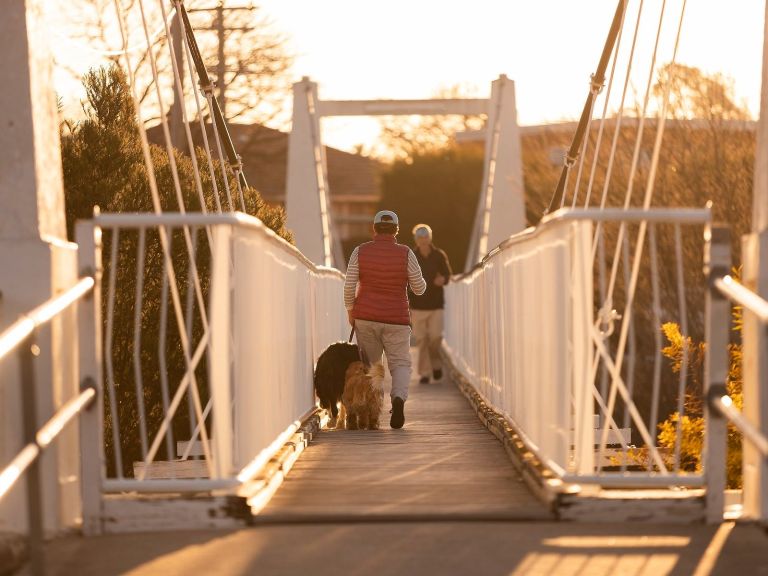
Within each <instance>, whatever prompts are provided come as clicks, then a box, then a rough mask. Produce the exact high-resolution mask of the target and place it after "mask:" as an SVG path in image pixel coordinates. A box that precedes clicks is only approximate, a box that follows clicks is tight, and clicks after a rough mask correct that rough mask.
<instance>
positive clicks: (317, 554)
mask: <svg viewBox="0 0 768 576" xmlns="http://www.w3.org/2000/svg"><path fill="white" fill-rule="evenodd" d="M145 4H146V5H149V4H150V0H138V2H136V3H133V4H132V5H131V6H132V7H133V8H132V11H131V10H128V9H123V7H122V5H121V3H120V2H116V3H115V6H116V13H115V20H116V22H117V23H118V26H119V28H120V31H121V37H122V39H123V50H121V51H120V54H121V58H122V61H121V65H122V66H123V67H124V69H125V70H126V72H127V75H128V79H129V85H130V89H131V98H132V101H133V103H134V106H135V111H136V115H137V118H136V121H137V126H138V130H139V133H140V137H141V143H142V154H143V159H144V162H145V168H146V174H147V187H148V193H149V195H150V196H151V203H152V211H150V212H143V213H134V212H121V213H108V212H99V211H97V212H96V213H95V214H94V215H93V217H92V218H90V219H86V220H81V221H79V222H78V223H77V226H76V234H75V242H69V241H67V239H66V227H65V221H64V195H63V185H62V175H61V170H60V169H59V168H58V167H59V166H61V161H60V159H59V158H58V155H59V154H60V150H59V145H58V142H59V132H58V122H57V120H56V105H55V95H54V94H53V92H52V91H51V90H50V85H51V82H50V79H51V66H52V65H51V60H50V54H49V53H48V51H47V50H48V48H47V44H46V32H45V30H46V29H45V26H44V24H43V22H42V21H41V19H40V4H39V2H38V0H24V1H21V0H19V1H17V2H12V3H10V4H9V5H8V6H6V7H5V8H4V9H5V12H6V17H4V18H3V19H2V20H0V37H2V38H4V39H5V40H4V42H5V43H6V44H8V46H11V48H9V49H6V53H14V54H24V55H25V56H26V57H24V58H18V59H13V60H7V59H6V60H4V61H3V62H2V63H0V68H1V69H3V71H4V72H5V74H4V77H6V78H10V79H11V81H10V82H9V83H8V85H7V86H6V87H5V88H4V93H3V105H2V106H0V120H1V121H2V123H1V125H2V126H3V130H2V131H0V144H2V146H1V147H2V149H3V150H6V151H12V153H11V152H8V153H6V154H3V155H2V156H0V199H2V206H3V210H2V213H1V214H0V262H2V265H3V269H4V271H5V273H4V274H3V276H2V279H1V280H0V291H1V293H2V300H1V301H0V304H1V305H2V307H1V308H0V327H1V328H2V329H3V332H2V334H0V370H2V372H0V373H2V381H1V382H0V411H1V413H2V422H1V423H0V432H1V433H2V434H1V435H0V448H2V452H0V456H2V460H0V573H10V572H11V571H13V570H15V569H17V568H18V569H20V570H22V571H27V572H29V573H32V574H43V573H49V574H74V573H77V574H111V573H135V574H143V573H163V574H166V573H188V572H192V571H194V572H204V573H220V574H243V573H257V572H258V573H298V572H299V571H302V572H303V571H309V570H311V571H313V572H318V573H338V572H341V573H370V572H375V573H382V574H390V573H391V574H395V573H397V574H403V573H431V572H438V571H439V572H442V573H450V574H452V573H456V574H458V573H473V574H498V573H508V574H612V573H631V574H646V573H663V574H712V573H720V574H725V573H734V572H738V571H741V572H743V573H749V574H757V573H765V571H766V570H768V554H766V552H765V550H766V546H765V544H766V539H767V538H768V537H767V536H766V533H765V529H764V527H765V522H766V520H767V519H768V467H767V466H768V459H767V456H768V401H767V400H766V398H767V396H766V395H768V366H767V365H766V364H767V363H768V349H767V348H766V347H767V346H768V331H767V329H766V326H767V325H768V302H767V301H766V297H768V273H767V272H766V270H768V258H767V256H766V255H768V232H767V230H768V201H766V199H767V198H768V196H767V195H768V162H766V158H768V148H766V146H768V139H766V127H768V122H766V121H765V119H766V118H768V110H766V109H765V107H766V106H768V98H766V95H767V94H768V93H767V92H766V89H765V88H764V92H763V96H764V97H763V106H764V108H763V110H762V118H761V123H760V125H759V128H758V143H757V146H758V148H757V154H756V168H755V188H754V210H753V217H752V231H751V233H750V234H749V235H748V236H746V237H745V238H743V239H741V240H740V241H741V242H742V252H741V253H742V260H743V269H742V273H741V278H740V279H738V280H737V279H735V278H733V277H732V276H731V264H732V262H731V248H732V244H733V243H734V240H732V239H731V237H730V234H729V231H728V229H727V228H725V227H723V226H721V225H719V224H718V223H716V222H714V221H713V217H712V208H711V205H707V206H698V207H691V206H687V207H686V206H681V207H674V208H669V207H667V208H657V207H655V204H654V187H655V181H656V172H657V169H658V167H659V164H660V162H663V161H664V159H663V158H662V148H661V145H662V140H663V135H664V129H665V118H666V106H667V102H668V99H669V93H668V92H667V93H665V94H663V96H662V99H661V104H660V106H659V109H658V110H657V111H656V115H655V118H654V119H653V120H647V119H648V118H650V117H651V107H650V95H651V91H652V90H651V87H652V81H653V78H654V77H655V75H656V74H657V72H658V68H659V66H661V65H662V63H670V62H671V63H672V64H673V65H674V63H675V59H676V55H677V48H678V42H679V38H680V31H681V29H682V27H683V26H684V8H685V2H682V4H681V8H680V10H679V12H678V13H673V12H674V11H673V10H671V9H670V10H666V9H665V5H666V4H663V5H662V6H661V7H660V9H659V10H657V11H656V12H654V11H653V10H651V9H648V7H647V6H646V11H645V12H644V11H643V3H642V2H631V1H619V2H617V6H616V10H615V14H614V17H613V20H612V24H611V27H610V29H609V30H608V31H607V39H606V43H605V48H604V50H603V52H602V55H601V57H600V59H599V62H598V65H597V68H596V69H595V73H594V74H593V75H592V77H591V81H590V88H589V91H588V94H587V96H586V101H585V106H584V112H583V114H582V118H581V120H580V122H579V124H578V127H577V129H576V131H575V134H574V137H573V140H572V144H571V146H570V148H569V149H568V151H567V152H566V154H565V156H564V164H563V167H562V173H561V177H560V180H559V183H558V185H557V187H556V189H555V190H554V194H553V197H552V201H551V203H550V206H549V210H548V213H547V214H546V215H543V217H542V219H541V221H540V222H538V223H537V224H536V225H535V226H533V227H529V228H526V227H525V220H526V218H525V207H524V196H523V178H522V162H521V146H520V136H519V130H518V127H517V122H516V116H515V93H514V83H513V82H512V81H511V80H510V79H508V78H506V77H505V76H500V77H499V78H498V79H497V80H495V81H494V82H493V84H492V89H491V95H490V97H489V98H487V99H466V100H462V99H450V100H411V101H394V100H392V101H323V100H321V99H319V97H318V92H317V85H316V84H315V83H314V82H312V81H311V80H310V79H308V78H305V79H303V80H302V81H301V82H298V83H297V84H295V86H294V100H293V125H292V132H291V134H290V141H289V152H288V174H287V184H286V210H287V215H288V224H289V227H290V228H291V230H292V231H293V233H294V237H295V245H294V244H291V243H289V242H287V241H286V240H284V239H283V238H281V237H280V236H279V235H278V234H277V233H275V232H274V231H273V230H271V229H270V228H268V227H267V226H266V225H265V224H264V223H263V222H262V221H261V220H259V219H258V218H256V217H254V216H253V215H249V214H248V213H247V206H248V199H249V194H251V192H250V189H249V188H248V181H247V178H246V167H244V166H243V164H242V162H241V160H240V157H239V156H238V154H237V151H236V148H235V146H234V144H233V141H232V139H231V138H230V137H229V132H228V127H227V124H226V121H225V118H224V117H223V115H222V113H221V111H220V109H219V105H218V102H217V99H216V95H215V90H214V88H215V86H214V83H213V82H212V81H211V78H210V77H209V76H208V72H207V70H206V67H205V64H204V63H203V61H202V58H201V56H200V51H199V48H198V45H197V41H196V37H195V31H194V29H193V27H192V25H191V24H190V20H189V18H188V17H187V14H186V9H185V7H184V3H183V2H181V1H179V0H176V1H174V2H173V3H170V4H169V3H166V2H157V3H155V4H156V8H157V10H158V11H159V13H160V21H161V23H163V27H162V28H161V29H160V30H159V31H156V23H154V24H153V23H152V22H150V21H148V19H147V17H146V14H147V13H146V12H145V10H144V9H143V8H144V5H145ZM139 8H141V10H139ZM174 20H175V21H176V22H177V23H178V25H179V27H180V29H181V30H183V31H184V34H183V35H182V36H181V38H180V42H179V43H176V44H174V43H171V42H169V43H166V44H163V45H162V46H161V47H159V48H157V52H159V50H162V51H164V53H165V54H166V56H167V57H169V58H170V63H171V67H170V69H169V70H170V75H171V78H170V79H164V78H161V77H160V75H159V74H160V73H159V72H158V67H157V66H156V65H155V61H156V59H157V58H159V53H156V49H155V48H154V44H153V42H154V40H155V39H156V37H157V35H158V34H166V35H170V25H171V22H173V21H174ZM129 27H136V28H135V29H133V30H132V34H130V35H129V34H128V28H129ZM137 30H138V31H140V35H141V36H142V37H143V39H144V44H143V50H144V51H145V52H146V58H147V59H148V61H149V63H150V64H151V66H150V68H151V71H152V74H153V78H152V81H153V84H152V86H153V87H154V88H153V90H154V98H155V101H154V102H152V103H151V104H150V105H148V104H147V103H146V102H142V101H141V99H140V97H139V90H138V87H137V80H136V78H135V69H136V68H135V66H136V64H137V60H138V59H139V58H141V56H140V55H139V54H137V53H136V50H135V49H134V48H135V46H134V47H131V48H130V49H129V47H128V38H129V36H130V37H131V38H135V37H136V31H137ZM649 30H650V31H651V32H649ZM641 33H645V34H648V33H651V34H652V35H655V44H654V47H653V50H652V52H651V53H649V54H647V55H645V56H642V57H641V55H639V54H638V53H637V52H636V40H637V38H638V35H639V34H641ZM664 35H666V37H667V38H671V39H672V40H673V41H672V42H668V43H667V44H669V53H668V54H662V53H661V52H662V48H661V47H662V46H664V45H665V44H664V43H662V42H661V39H662V37H663V36H664ZM765 58H766V59H765V61H766V62H768V53H767V55H766V56H765ZM633 66H634V67H635V68H643V69H645V68H647V69H648V73H647V77H646V80H647V84H646V86H645V93H644V94H645V96H644V101H643V103H642V106H641V110H640V113H639V115H638V116H637V117H636V118H631V119H630V118H625V117H624V114H625V110H626V106H625V98H626V97H627V93H628V90H629V87H630V84H631V82H630V73H629V71H630V69H631V68H632V67H633ZM184 74H188V75H189V80H190V84H191V85H192V86H198V87H199V88H200V92H199V93H198V92H197V91H194V90H193V91H192V92H191V94H190V95H189V97H188V98H186V99H185V97H184V91H183V87H182V86H183V84H182V80H181V77H182V75H184ZM166 80H167V81H166ZM168 82H170V83H172V84H173V87H174V90H176V91H177V95H178V96H179V97H180V100H181V101H182V102H184V103H185V105H183V106H182V107H181V109H182V119H183V130H182V131H181V133H180V136H179V134H177V138H179V137H180V138H181V141H180V142H179V141H174V140H173V138H172V130H171V129H170V128H169V126H168V123H167V114H166V112H167V109H168V105H167V100H168V98H167V94H165V93H164V92H163V89H162V87H163V86H165V85H166V84H168ZM601 103H602V113H600V104H601ZM148 106H150V107H151V109H149V110H148ZM158 111H159V118H160V119H161V132H162V136H163V137H162V140H163V145H162V147H161V150H162V151H163V152H164V153H165V154H166V155H167V158H168V170H169V173H170V177H168V178H165V179H164V180H162V181H163V182H165V184H161V179H160V178H159V176H158V174H157V167H156V161H157V158H158V155H157V153H156V152H157V149H156V148H152V146H153V145H151V144H150V140H149V138H148V137H147V134H146V130H145V124H146V120H147V119H148V118H149V117H150V116H151V115H152V114H154V113H156V112H158ZM611 111H612V112H611ZM609 112H610V113H609ZM380 114H387V115H392V114H409V115H410V114H438V115H446V114H458V115H484V116H485V117H486V119H487V120H486V129H485V133H484V138H485V168H484V176H483V182H482V190H481V194H480V199H479V202H478V204H477V206H472V207H467V209H468V210H474V212H475V225H474V230H473V234H472V240H471V246H470V249H469V256H468V261H467V264H466V267H465V270H464V272H463V273H461V274H458V275H456V276H455V277H454V278H453V279H452V281H451V282H450V283H449V284H448V286H447V287H446V294H447V309H446V327H445V335H444V336H445V338H444V343H443V350H442V353H443V357H444V360H445V363H446V375H445V378H444V379H443V380H442V381H441V382H439V383H433V384H429V385H418V384H417V383H416V382H415V381H414V382H412V385H411V396H410V399H409V400H408V402H407V404H406V425H405V427H404V428H403V429H402V430H390V429H385V430H380V431H343V430H329V429H328V428H327V426H326V424H327V419H328V415H327V414H325V413H324V411H322V410H320V409H319V407H318V405H317V402H316V398H315V395H314V391H313V388H312V374H313V369H314V363H315V361H316V359H317V357H318V356H319V354H320V353H321V352H322V351H323V350H324V349H325V347H326V346H327V345H328V344H330V343H332V342H334V341H338V340H343V339H345V338H346V335H347V334H346V332H347V329H348V326H347V319H346V311H345V309H344V305H343V297H342V289H343V282H344V274H343V269H344V267H345V264H344V260H343V255H342V253H341V249H340V245H339V239H338V235H337V234H335V224H334V215H333V214H332V213H331V210H330V207H329V196H328V194H329V187H328V177H327V168H326V161H325V156H324V154H325V152H324V148H323V144H322V134H321V124H320V119H321V118H323V117H327V116H338V115H380ZM622 123H623V124H624V125H625V126H627V125H631V126H632V127H633V135H634V138H635V140H634V142H633V143H632V144H631V146H632V153H631V154H630V155H629V156H628V157H629V158H631V160H630V161H629V164H628V165H626V166H619V165H618V162H619V159H618V156H617V155H616V154H615V152H616V149H617V147H618V146H619V145H620V141H621V139H620V137H619V136H620V135H621V134H622V133H623V132H622ZM644 133H645V134H646V136H648V137H652V141H653V144H652V147H651V149H650V150H651V152H650V154H648V155H646V156H644V155H643V154H641V143H642V140H643V134H644ZM622 145H626V143H623V144H622ZM174 146H176V147H179V146H185V147H186V149H187V150H194V149H195V146H199V148H200V149H201V150H202V152H201V154H200V155H198V157H195V155H192V156H191V163H192V166H193V174H194V178H193V179H192V180H191V181H190V182H191V183H190V187H189V189H185V188H184V186H185V185H184V183H183V182H185V181H184V180H183V179H181V178H180V177H179V174H178V167H177V165H176V160H175V158H176V156H175V155H174V153H173V147H174ZM590 146H591V148H590ZM619 173H621V177H619V176H618V175H617V174H619ZM162 186H169V187H170V188H169V189H168V190H163V189H162ZM617 189H618V190H619V192H618V194H617V193H616V192H615V191H616V190H617ZM638 191H639V192H638ZM636 192H637V193H636ZM638 197H640V198H639V199H638ZM190 199H194V202H192V200H190ZM712 201H714V202H723V201H727V200H726V199H723V198H714V199H712ZM191 205H195V206H199V207H200V211H195V210H191V209H190V206H191ZM732 306H739V307H741V308H740V309H741V311H742V314H743V326H742V335H743V344H742V355H743V356H742V357H743V360H742V362H743V364H742V366H741V370H742V373H743V388H742V391H741V392H740V397H738V398H737V396H736V393H735V392H734V390H733V389H732V387H730V384H731V381H732V377H731V376H730V375H729V370H731V369H732V362H733V360H732V358H731V357H729V350H731V349H732V347H731V337H730V332H731V322H732V318H731V316H732ZM669 322H672V323H675V324H676V325H677V326H678V327H679V330H680V333H681V334H682V335H683V336H684V337H685V336H687V335H698V337H699V340H701V341H703V342H706V347H705V348H703V350H704V353H703V357H702V358H701V362H702V370H701V386H700V387H699V388H696V387H691V385H690V380H692V379H694V378H693V372H694V371H695V370H698V368H696V366H695V365H694V363H693V356H694V354H695V353H696V351H695V349H694V347H693V346H690V347H689V346H688V345H685V344H684V345H683V346H682V347H681V351H680V354H681V357H680V362H679V369H678V371H677V372H676V373H675V374H673V375H672V376H671V377H670V376H669V375H665V374H664V373H663V367H664V358H663V357H662V348H663V347H664V346H663V342H662V340H661V338H662V335H661V332H660V329H659V327H660V326H661V325H662V324H664V323H669ZM387 408H388V406H385V410H386V409H387ZM694 421H695V422H697V423H698V424H697V426H699V428H695V429H694V431H693V433H691V431H690V430H689V429H687V428H686V426H685V423H686V422H694ZM662 424H665V425H666V426H667V428H666V429H667V430H668V432H669V433H668V434H666V436H665V439H664V440H663V441H662V440H661V439H660V434H659V433H658V430H659V427H660V425H662ZM691 434H693V435H692V436H691ZM733 437H737V438H739V439H740V440H741V443H742V453H743V456H742V458H743V460H742V470H743V472H742V477H741V489H739V490H735V489H729V486H728V479H727V477H728V448H727V446H728V443H729V438H733ZM691 443H693V444H696V445H698V446H699V448H698V450H699V452H698V453H697V454H696V459H695V461H694V462H692V461H691V460H690V453H689V451H690V448H689V445H690V444H691ZM761 570H762V572H761Z"/></svg>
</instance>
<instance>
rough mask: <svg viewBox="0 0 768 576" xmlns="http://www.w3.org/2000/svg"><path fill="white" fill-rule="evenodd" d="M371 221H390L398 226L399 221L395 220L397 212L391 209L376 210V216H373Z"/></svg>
mask: <svg viewBox="0 0 768 576" xmlns="http://www.w3.org/2000/svg"><path fill="white" fill-rule="evenodd" d="M373 223H374V224H384V223H391V224H394V225H395V226H399V225H400V223H399V222H398V220H397V214H395V213H394V212H392V210H379V211H378V212H376V216H374V217H373Z"/></svg>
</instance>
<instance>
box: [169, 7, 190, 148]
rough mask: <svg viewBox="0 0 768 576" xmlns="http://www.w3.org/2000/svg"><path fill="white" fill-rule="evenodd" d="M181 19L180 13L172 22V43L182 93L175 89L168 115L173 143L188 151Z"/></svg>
mask: <svg viewBox="0 0 768 576" xmlns="http://www.w3.org/2000/svg"><path fill="white" fill-rule="evenodd" d="M180 19H181V17H180V16H179V15H178V14H177V15H174V17H173V22H172V23H171V45H172V46H173V53H174V55H175V56H176V62H177V63H178V66H179V78H180V80H181V84H180V85H179V91H180V92H181V94H182V95H181V96H179V93H178V92H177V91H176V90H174V92H173V103H172V104H171V108H170V110H169V112H168V117H169V122H170V125H171V126H170V128H171V141H172V142H173V145H174V146H175V147H176V148H178V149H179V150H181V151H187V141H186V138H185V137H184V121H183V119H184V116H183V114H182V113H181V110H182V106H184V96H183V94H184V54H183V51H184V43H183V42H182V34H184V31H183V30H182V28H181V26H180V25H179V20H180Z"/></svg>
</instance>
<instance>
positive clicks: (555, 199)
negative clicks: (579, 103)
mask: <svg viewBox="0 0 768 576" xmlns="http://www.w3.org/2000/svg"><path fill="white" fill-rule="evenodd" d="M626 8H627V0H619V2H618V3H617V5H616V12H615V14H614V16H613V22H612V23H611V29H610V31H609V32H608V38H607V39H606V41H605V46H604V47H603V53H602V55H601V56H600V63H599V64H598V66H597V70H596V71H595V74H594V75H593V77H592V82H593V83H594V84H598V85H600V86H602V85H603V83H604V82H605V70H606V68H607V67H608V60H609V59H610V57H611V54H612V53H613V46H614V44H615V42H616V38H617V36H618V34H619V28H620V26H621V22H622V21H623V15H624V12H625V10H626ZM594 99H595V95H594V93H593V90H592V89H591V88H590V91H589V94H588V95H587V101H586V102H585V103H584V109H583V111H582V113H581V119H580V120H579V125H578V127H577V128H576V134H575V135H574V136H573V142H571V147H570V149H569V150H568V153H567V154H566V155H565V165H564V166H563V170H562V172H561V173H560V180H559V182H558V183H557V187H556V188H555V192H554V194H553V195H552V199H551V200H550V202H549V207H548V208H547V211H546V212H545V214H546V213H548V212H550V211H551V210H552V208H553V207H554V206H557V205H558V204H560V203H561V198H562V197H563V195H564V194H565V186H566V183H567V179H568V173H569V172H570V170H571V167H572V166H573V164H574V163H575V162H576V159H577V158H578V156H579V150H580V149H581V143H582V140H583V139H584V134H585V132H586V128H587V124H588V120H589V118H590V117H591V115H592V106H593V103H594Z"/></svg>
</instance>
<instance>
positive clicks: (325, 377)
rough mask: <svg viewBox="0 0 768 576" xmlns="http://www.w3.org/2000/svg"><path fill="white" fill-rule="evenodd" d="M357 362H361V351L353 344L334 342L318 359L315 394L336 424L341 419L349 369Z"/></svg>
mask: <svg viewBox="0 0 768 576" xmlns="http://www.w3.org/2000/svg"><path fill="white" fill-rule="evenodd" d="M357 360H360V349H359V348H358V347H357V344H352V343H351V342H334V343H333V344H331V345H330V346H328V348H326V349H325V351H323V353H322V354H320V357H319V358H318V359H317V366H315V378H314V382H315V392H316V393H317V397H318V398H320V406H321V407H322V408H325V409H326V410H329V411H330V412H331V416H332V417H333V421H334V422H336V419H337V418H338V417H339V406H338V403H339V402H341V395H342V394H344V376H345V374H346V372H347V367H348V366H349V365H350V364H351V363H352V362H355V361H357Z"/></svg>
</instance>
